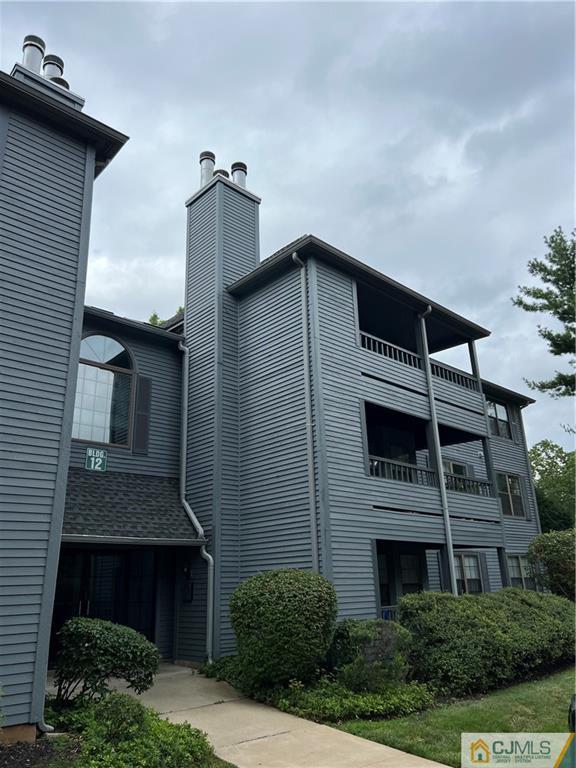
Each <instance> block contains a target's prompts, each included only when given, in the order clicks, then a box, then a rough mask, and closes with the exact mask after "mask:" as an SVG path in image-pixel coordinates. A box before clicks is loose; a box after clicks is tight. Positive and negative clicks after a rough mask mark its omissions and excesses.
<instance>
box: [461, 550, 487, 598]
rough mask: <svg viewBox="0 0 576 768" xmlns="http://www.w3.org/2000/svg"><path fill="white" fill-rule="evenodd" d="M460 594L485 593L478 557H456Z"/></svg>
mask: <svg viewBox="0 0 576 768" xmlns="http://www.w3.org/2000/svg"><path fill="white" fill-rule="evenodd" d="M454 566H455V570H456V584H457V586H458V594H459V595H462V594H467V595H477V594H479V593H480V592H482V591H483V587H482V576H481V574H480V559H479V557H478V555H454Z"/></svg>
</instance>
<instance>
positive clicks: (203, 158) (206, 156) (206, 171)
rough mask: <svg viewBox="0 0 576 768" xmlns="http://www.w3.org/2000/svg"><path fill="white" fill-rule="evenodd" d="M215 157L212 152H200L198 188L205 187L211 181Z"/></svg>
mask: <svg viewBox="0 0 576 768" xmlns="http://www.w3.org/2000/svg"><path fill="white" fill-rule="evenodd" d="M215 163H216V155H215V154H214V152H200V186H201V187H205V186H206V184H208V182H209V181H210V180H211V179H212V175H213V173H214V165H215Z"/></svg>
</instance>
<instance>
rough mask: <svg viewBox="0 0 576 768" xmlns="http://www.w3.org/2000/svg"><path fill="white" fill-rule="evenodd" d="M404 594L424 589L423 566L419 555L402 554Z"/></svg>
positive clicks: (401, 568) (401, 565)
mask: <svg viewBox="0 0 576 768" xmlns="http://www.w3.org/2000/svg"><path fill="white" fill-rule="evenodd" d="M400 574H401V580H402V594H403V595H409V594H411V593H412V592H421V591H422V587H423V585H422V566H421V561H420V556H419V555H400Z"/></svg>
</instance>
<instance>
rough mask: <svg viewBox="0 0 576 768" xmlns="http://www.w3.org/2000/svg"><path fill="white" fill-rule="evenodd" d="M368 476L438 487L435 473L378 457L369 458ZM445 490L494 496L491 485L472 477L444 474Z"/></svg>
mask: <svg viewBox="0 0 576 768" xmlns="http://www.w3.org/2000/svg"><path fill="white" fill-rule="evenodd" d="M370 474H371V475H372V477H381V478H382V479H384V480H396V481H397V482H400V483H412V484H413V485H426V486H428V487H432V488H435V487H436V486H437V485H438V482H437V479H436V473H435V472H434V470H432V469H428V468H426V467H418V466H416V464H407V463H405V462H403V461H391V460H390V459H383V458H381V457H380V456H370ZM444 478H445V482H446V490H448V491H456V492H457V493H470V494H472V495H473V496H484V497H486V498H490V497H492V496H493V495H494V491H493V489H492V484H491V483H489V482H488V481H486V480H476V479H475V478H473V477H463V476H462V475H452V474H451V473H450V472H445V473H444Z"/></svg>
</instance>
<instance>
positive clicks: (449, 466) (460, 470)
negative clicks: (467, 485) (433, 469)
mask: <svg viewBox="0 0 576 768" xmlns="http://www.w3.org/2000/svg"><path fill="white" fill-rule="evenodd" d="M442 464H443V465H444V472H448V474H449V475H458V477H468V467H467V466H466V464H462V462H460V461H452V459H442Z"/></svg>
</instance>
